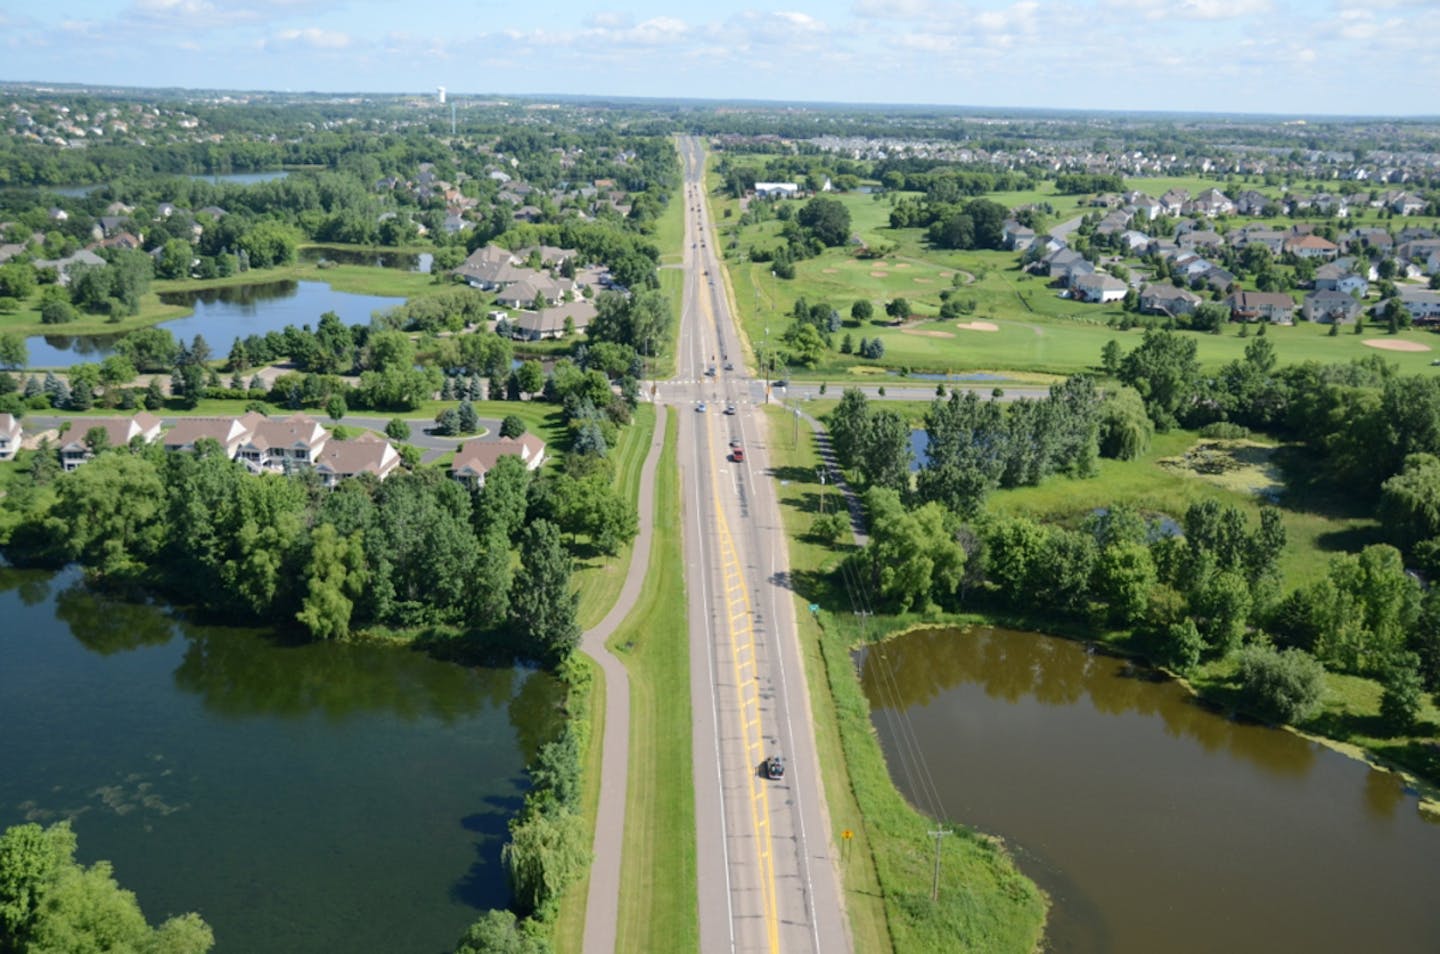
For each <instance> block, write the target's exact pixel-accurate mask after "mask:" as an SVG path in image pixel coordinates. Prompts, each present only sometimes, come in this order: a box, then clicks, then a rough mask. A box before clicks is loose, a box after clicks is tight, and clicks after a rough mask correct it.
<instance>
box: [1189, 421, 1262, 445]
mask: <svg viewBox="0 0 1440 954" xmlns="http://www.w3.org/2000/svg"><path fill="white" fill-rule="evenodd" d="M1200 436H1201V437H1210V438H1215V439H1217V440H1224V441H1238V440H1241V439H1242V438H1246V437H1249V436H1250V428H1248V427H1244V426H1242V425H1240V424H1236V423H1234V422H1233V421H1216V422H1215V423H1214V424H1206V425H1205V426H1204V427H1202V428H1200Z"/></svg>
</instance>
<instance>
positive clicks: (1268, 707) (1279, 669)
mask: <svg viewBox="0 0 1440 954" xmlns="http://www.w3.org/2000/svg"><path fill="white" fill-rule="evenodd" d="M1236 675H1237V676H1238V678H1239V680H1240V697H1241V700H1242V701H1243V703H1244V704H1245V706H1246V708H1248V709H1250V710H1251V711H1252V712H1254V713H1255V714H1256V715H1258V716H1260V717H1261V718H1264V719H1268V720H1270V721H1273V722H1288V723H1292V724H1294V723H1300V722H1305V721H1306V720H1308V719H1310V718H1312V717H1314V716H1315V715H1316V714H1317V713H1318V712H1319V711H1320V703H1321V697H1322V696H1323V695H1324V692H1325V667H1324V666H1322V665H1321V664H1320V661H1319V660H1318V659H1316V658H1315V657H1314V656H1312V655H1310V654H1309V653H1307V652H1305V651H1304V650H1303V649H1285V650H1276V649H1274V648H1273V647H1270V646H1248V647H1246V648H1245V649H1243V650H1241V652H1240V667H1239V670H1238V671H1237V673H1236Z"/></svg>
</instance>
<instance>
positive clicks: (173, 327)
mask: <svg viewBox="0 0 1440 954" xmlns="http://www.w3.org/2000/svg"><path fill="white" fill-rule="evenodd" d="M160 300H161V301H162V302H163V303H165V304H167V305H175V306H180V307H184V308H191V309H193V310H194V314H192V315H190V316H189V317H187V318H177V319H175V320H174V321H165V322H161V323H160V325H159V326H158V327H161V328H164V329H165V330H166V331H169V332H170V333H171V334H172V335H174V336H175V338H176V339H178V340H181V341H184V342H186V343H189V342H190V341H191V340H193V339H194V337H195V336H196V335H202V336H204V338H205V340H206V341H207V342H208V343H209V344H210V347H211V348H212V349H213V350H214V351H216V352H218V353H220V354H226V353H228V352H229V350H230V345H231V344H232V343H233V342H234V341H235V339H236V338H244V337H247V336H249V335H263V334H265V333H266V332H270V331H281V330H283V329H284V328H285V326H286V325H294V326H295V327H297V328H299V327H301V326H303V325H309V326H310V327H312V328H313V327H315V326H316V325H317V324H319V322H320V316H321V315H323V314H324V313H325V312H327V311H333V312H335V313H336V314H337V315H339V316H340V320H341V321H343V322H344V323H345V324H347V325H368V324H369V323H370V318H371V316H372V315H374V313H375V312H377V311H386V310H388V309H390V308H393V307H395V306H396V305H399V304H403V303H404V301H405V299H403V298H395V297H388V296H384V295H357V294H352V293H350V292H339V291H335V290H334V289H333V288H331V287H330V286H329V285H327V284H325V283H324V282H297V281H291V280H281V281H270V282H255V283H252V284H244V285H226V286H223V287H220V288H205V289H194V290H190V291H181V292H166V293H165V294H164V295H161V296H160ZM119 339H120V336H119V335H84V336H73V337H72V336H66V335H47V336H44V337H35V338H27V339H25V343H26V345H27V347H28V348H29V352H30V365H31V367H36V368H63V367H69V366H70V365H72V364H78V363H80V362H83V361H99V360H100V359H101V358H103V357H104V356H105V355H107V354H109V353H110V352H111V351H113V350H114V347H115V342H117V341H118V340H119Z"/></svg>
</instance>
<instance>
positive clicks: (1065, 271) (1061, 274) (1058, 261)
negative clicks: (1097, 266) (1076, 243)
mask: <svg viewBox="0 0 1440 954" xmlns="http://www.w3.org/2000/svg"><path fill="white" fill-rule="evenodd" d="M1080 263H1084V264H1086V265H1089V264H1090V263H1089V262H1087V261H1085V256H1084V255H1082V254H1080V253H1079V252H1077V251H1075V250H1074V249H1071V248H1061V249H1057V250H1056V251H1054V252H1051V253H1050V254H1049V255H1046V256H1045V257H1044V258H1042V259H1040V265H1041V268H1042V269H1043V270H1044V272H1045V274H1047V275H1049V276H1050V277H1051V278H1059V279H1062V280H1068V279H1069V278H1070V271H1071V269H1073V268H1076V267H1077V266H1078V265H1079V264H1080ZM1093 270H1094V269H1093V268H1092V269H1091V271H1093Z"/></svg>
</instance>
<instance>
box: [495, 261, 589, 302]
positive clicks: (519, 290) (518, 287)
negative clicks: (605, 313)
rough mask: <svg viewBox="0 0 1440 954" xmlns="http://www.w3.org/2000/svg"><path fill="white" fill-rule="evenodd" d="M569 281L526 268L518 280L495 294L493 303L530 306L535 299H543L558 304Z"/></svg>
mask: <svg viewBox="0 0 1440 954" xmlns="http://www.w3.org/2000/svg"><path fill="white" fill-rule="evenodd" d="M570 284H571V283H570V282H569V281H568V280H567V281H565V282H564V283H561V282H559V281H556V280H555V279H553V278H551V277H550V276H549V275H547V274H545V273H544V272H532V271H529V270H528V269H527V270H526V275H525V277H524V278H523V279H521V280H520V281H518V282H512V283H510V284H508V285H506V286H505V287H504V288H503V289H501V290H500V291H499V292H497V293H496V294H495V304H497V305H501V306H503V307H505V308H530V307H532V306H533V305H534V304H535V301H536V300H537V299H544V300H545V302H547V303H548V304H551V305H558V304H560V302H561V301H563V300H564V298H565V292H566V291H568V290H570V289H569V288H567V287H566V286H568V285H570Z"/></svg>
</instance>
